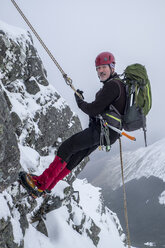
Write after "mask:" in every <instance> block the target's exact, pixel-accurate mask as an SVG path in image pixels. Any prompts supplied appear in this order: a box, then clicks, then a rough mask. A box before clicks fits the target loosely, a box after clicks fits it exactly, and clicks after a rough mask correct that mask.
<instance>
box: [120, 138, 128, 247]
mask: <svg viewBox="0 0 165 248" xmlns="http://www.w3.org/2000/svg"><path fill="white" fill-rule="evenodd" d="M119 146H120V162H121V175H122V183H123V195H124V215H125V222H126V230H127V235H126V236H127V245H128V248H131V240H130V232H129V224H128V210H127V197H126V190H125V182H124V167H123V158H122V145H121V138H120V137H119Z"/></svg>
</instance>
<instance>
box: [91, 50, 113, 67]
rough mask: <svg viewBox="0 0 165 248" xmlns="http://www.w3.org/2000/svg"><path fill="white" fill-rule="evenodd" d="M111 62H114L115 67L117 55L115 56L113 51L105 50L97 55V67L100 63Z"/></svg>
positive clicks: (108, 63) (106, 63)
mask: <svg viewBox="0 0 165 248" xmlns="http://www.w3.org/2000/svg"><path fill="white" fill-rule="evenodd" d="M110 64H113V67H114V65H115V57H114V56H113V54H112V53H109V52H103V53H100V54H99V55H98V56H97V57H96V60H95V65H96V67H97V66H100V65H110Z"/></svg>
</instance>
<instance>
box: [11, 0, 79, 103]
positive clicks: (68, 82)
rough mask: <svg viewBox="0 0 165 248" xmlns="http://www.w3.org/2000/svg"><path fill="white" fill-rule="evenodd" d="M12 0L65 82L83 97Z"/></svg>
mask: <svg viewBox="0 0 165 248" xmlns="http://www.w3.org/2000/svg"><path fill="white" fill-rule="evenodd" d="M11 2H12V3H13V5H14V6H15V8H16V9H17V11H18V12H19V14H20V15H21V16H22V18H23V19H24V21H25V22H26V24H27V25H28V26H29V28H30V29H31V31H32V32H33V34H34V35H35V36H36V38H37V39H38V41H39V42H40V44H41V45H42V47H43V48H44V49H45V51H46V52H47V54H48V55H49V57H50V58H51V59H52V61H53V62H54V64H55V65H56V67H57V68H58V70H59V71H60V72H61V74H62V76H63V78H64V80H65V82H66V84H67V85H69V86H70V87H71V89H72V90H73V91H74V92H75V93H76V94H77V95H78V96H79V97H80V98H81V99H82V95H81V94H79V93H78V92H77V91H76V89H75V88H74V86H73V84H72V79H71V78H69V77H68V76H67V74H66V73H65V72H64V70H63V69H62V67H61V66H60V65H59V63H58V62H57V60H56V59H55V57H54V56H53V54H52V53H51V51H50V50H49V49H48V47H47V46H46V45H45V43H44V42H43V40H42V39H41V37H40V36H39V34H38V33H37V32H36V30H35V29H34V27H33V26H32V24H31V23H30V22H29V20H28V19H27V18H26V16H25V15H24V13H23V12H22V10H21V9H20V7H19V6H18V5H17V3H16V2H15V1H14V0H11Z"/></svg>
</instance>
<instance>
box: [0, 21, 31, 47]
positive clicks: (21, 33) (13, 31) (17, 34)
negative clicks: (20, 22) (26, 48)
mask: <svg viewBox="0 0 165 248" xmlns="http://www.w3.org/2000/svg"><path fill="white" fill-rule="evenodd" d="M0 30H3V31H5V32H6V34H7V35H8V37H10V38H11V39H12V40H14V41H17V40H18V39H20V38H21V39H24V40H29V41H30V42H31V40H30V38H29V35H28V32H27V31H25V30H24V29H21V28H17V27H14V26H11V25H9V24H7V23H5V22H3V21H0Z"/></svg>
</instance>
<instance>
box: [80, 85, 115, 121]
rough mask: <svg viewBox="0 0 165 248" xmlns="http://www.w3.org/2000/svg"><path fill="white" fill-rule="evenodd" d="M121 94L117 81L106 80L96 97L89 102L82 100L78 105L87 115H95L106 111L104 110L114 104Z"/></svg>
mask: <svg viewBox="0 0 165 248" xmlns="http://www.w3.org/2000/svg"><path fill="white" fill-rule="evenodd" d="M119 95H120V89H119V86H118V84H117V83H116V82H114V81H111V82H106V83H105V84H104V86H103V88H102V90H101V91H100V92H99V93H98V94H96V99H95V100H94V101H93V102H91V103H87V102H85V101H83V100H81V101H80V102H79V103H78V107H79V108H80V109H81V110H82V111H83V112H84V113H86V114H87V115H89V116H91V117H95V116H96V115H98V114H101V113H103V112H104V110H105V109H106V108H107V107H108V106H109V105H110V104H112V103H113V102H114V101H115V100H116V99H117V98H118V97H119Z"/></svg>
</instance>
